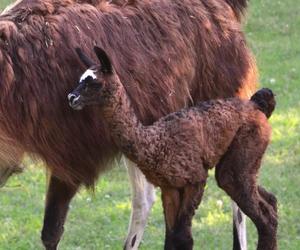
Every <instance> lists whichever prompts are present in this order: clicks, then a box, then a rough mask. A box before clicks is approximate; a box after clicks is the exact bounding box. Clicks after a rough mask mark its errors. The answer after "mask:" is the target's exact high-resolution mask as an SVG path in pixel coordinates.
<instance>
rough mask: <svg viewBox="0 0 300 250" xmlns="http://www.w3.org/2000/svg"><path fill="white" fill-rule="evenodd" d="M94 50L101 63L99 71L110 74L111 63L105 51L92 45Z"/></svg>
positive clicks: (111, 70)
mask: <svg viewBox="0 0 300 250" xmlns="http://www.w3.org/2000/svg"><path fill="white" fill-rule="evenodd" d="M94 51H95V53H96V55H97V57H98V59H99V61H100V63H101V71H102V72H103V73H106V74H112V72H113V69H112V65H111V62H110V59H109V57H108V55H107V54H106V52H105V51H104V50H103V49H101V48H99V47H97V46H95V47H94Z"/></svg>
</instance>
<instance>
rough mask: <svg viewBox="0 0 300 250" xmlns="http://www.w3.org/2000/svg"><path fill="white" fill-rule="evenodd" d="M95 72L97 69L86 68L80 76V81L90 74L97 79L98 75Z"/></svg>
mask: <svg viewBox="0 0 300 250" xmlns="http://www.w3.org/2000/svg"><path fill="white" fill-rule="evenodd" d="M95 73H96V71H95V70H91V69H88V70H86V71H85V72H84V73H83V75H82V76H81V77H80V82H82V81H84V80H85V79H86V78H88V77H89V76H90V77H92V78H93V79H96V78H97V77H96V75H95Z"/></svg>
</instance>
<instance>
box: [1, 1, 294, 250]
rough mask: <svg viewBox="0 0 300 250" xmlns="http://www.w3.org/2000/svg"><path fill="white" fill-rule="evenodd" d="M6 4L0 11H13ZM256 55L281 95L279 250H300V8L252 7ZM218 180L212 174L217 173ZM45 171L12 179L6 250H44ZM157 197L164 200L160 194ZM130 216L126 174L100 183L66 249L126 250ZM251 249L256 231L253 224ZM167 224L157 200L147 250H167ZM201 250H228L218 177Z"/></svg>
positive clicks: (4, 200)
mask: <svg viewBox="0 0 300 250" xmlns="http://www.w3.org/2000/svg"><path fill="white" fill-rule="evenodd" d="M8 2H9V1H8V0H4V1H3V0H1V3H0V8H3V7H4V6H6V5H7V4H8ZM245 30H246V33H247V36H248V40H249V43H250V46H251V47H252V49H253V51H254V54H255V55H256V58H257V62H258V65H259V70H260V75H261V85H262V86H265V87H270V88H272V89H273V90H274V91H275V92H276V94H277V101H278V106H277V109H276V112H275V113H274V115H273V116H272V118H271V123H272V125H273V140H272V144H271V146H270V147H269V149H268V152H267V154H266V157H265V159H264V162H263V167H262V170H261V174H260V182H261V183H262V184H263V185H264V186H265V187H266V188H267V189H268V190H270V191H272V192H273V193H274V194H275V195H276V196H277V198H278V201H279V233H278V240H279V249H283V250H297V249H300V189H299V183H300V174H299V173H300V171H299V167H300V125H299V124H300V112H299V110H300V98H299V96H300V42H299V41H300V5H299V0H285V1H274V0H264V1H259V0H252V1H250V8H249V13H248V18H247V23H246V28H245ZM211 175H212V173H211ZM45 183H46V182H45V174H44V172H43V170H42V168H37V167H29V168H28V169H27V170H26V171H25V173H24V174H22V175H19V176H16V177H13V178H11V179H10V181H9V183H8V184H7V185H6V187H4V188H3V189H2V190H1V194H0V222H1V226H0V250H4V249H5V250H8V249H9V250H10V249H13V250H14V249H18V250H19V249H20V250H21V249H22V250H23V249H24V250H27V249H42V245H41V243H40V239H39V236H40V229H41V227H42V217H43V207H44V198H45V188H46V184H45ZM157 193H159V192H157ZM129 214H130V189H129V184H128V181H127V177H126V171H125V169H124V168H123V167H122V166H120V167H116V168H115V169H114V170H113V171H111V172H109V173H107V174H105V175H104V176H103V177H102V178H101V179H100V180H99V182H98V185H97V188H96V192H95V195H92V194H90V193H88V192H86V191H85V190H82V191H81V192H80V193H79V194H78V195H77V196H76V198H75V199H74V200H73V202H72V205H71V209H70V213H69V217H68V220H67V223H66V227H65V233H64V236H63V239H62V241H61V245H60V246H61V249H63V250H71V249H72V250H73V249H77V250H79V249H88V250H89V249H91V250H93V249H100V250H102V249H113V250H114V249H121V246H122V244H123V240H124V237H125V235H126V230H127V224H128V219H129ZM248 226H249V231H248V237H249V245H250V246H249V249H250V250H252V249H255V245H256V231H255V228H254V226H253V225H252V223H251V222H250V221H249V222H248ZM163 231H164V222H163V216H162V210H161V203H160V199H159V194H158V199H157V202H156V204H155V206H154V208H153V211H152V213H151V217H150V219H149V223H148V226H147V229H146V232H145V237H144V240H143V243H142V246H141V249H145V250H146V249H147V250H148V249H155V250H156V249H162V246H163V238H164V237H163V236H164V233H163ZM193 233H194V238H195V249H196V250H198V249H207V250H210V249H224V250H227V249H230V248H231V244H232V236H231V205H230V201H229V199H228V198H227V196H226V195H225V194H224V193H223V192H222V191H221V190H219V189H218V188H217V187H216V184H215V180H214V178H213V176H211V178H210V179H209V182H208V188H207V190H206V192H205V196H204V199H203V202H202V204H201V206H200V208H199V209H198V211H197V214H196V216H195V219H194V222H193Z"/></svg>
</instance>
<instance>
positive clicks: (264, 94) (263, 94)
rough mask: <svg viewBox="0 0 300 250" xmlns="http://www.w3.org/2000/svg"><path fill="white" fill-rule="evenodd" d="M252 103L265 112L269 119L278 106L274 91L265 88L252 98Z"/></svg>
mask: <svg viewBox="0 0 300 250" xmlns="http://www.w3.org/2000/svg"><path fill="white" fill-rule="evenodd" d="M251 101H252V102H254V103H255V104H256V105H257V107H258V109H259V110H260V111H261V112H263V113H264V114H265V115H266V116H267V117H268V118H269V117H270V116H271V115H272V112H273V111H274V109H275V106H276V100H275V95H274V94H273V92H272V90H270V89H268V88H263V89H260V90H258V91H257V92H256V93H255V94H254V95H253V96H252V97H251Z"/></svg>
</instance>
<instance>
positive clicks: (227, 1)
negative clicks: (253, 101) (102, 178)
mask: <svg viewBox="0 0 300 250" xmlns="http://www.w3.org/2000/svg"><path fill="white" fill-rule="evenodd" d="M246 5H247V1H246V0H240V1H238V0H151V1H148V0H137V1H101V0H89V1H88V0H86V1H84V0H82V1H80V0H77V1H76V0H60V1H59V0H20V1H17V2H16V3H15V4H14V5H12V6H11V7H9V8H7V9H6V10H4V11H3V12H2V14H1V15H0V82H1V84H0V91H1V100H0V143H1V147H0V148H1V152H0V156H1V160H0V163H1V173H2V174H3V178H2V182H5V179H7V177H8V176H9V175H10V173H11V172H13V171H14V170H15V169H18V168H17V167H16V166H17V165H18V163H19V161H20V159H21V157H22V155H23V153H24V152H26V153H28V154H31V155H32V156H36V157H39V158H41V159H42V160H43V161H44V162H45V163H46V165H47V168H48V170H49V172H50V173H51V176H50V180H49V187H48V191H47V198H46V208H45V217H44V226H43V230H42V241H43V243H44V245H45V248H46V249H47V250H52V249H57V245H58V243H59V241H60V238H61V235H62V233H63V225H64V222H65V219H66V215H67V211H68V205H69V203H70V201H71V200H72V198H73V197H74V195H75V194H76V192H77V191H78V189H79V187H80V186H82V185H84V186H86V187H92V186H93V185H94V184H95V182H96V180H97V178H98V176H99V175H100V174H101V173H103V171H105V170H107V169H109V166H110V164H109V162H111V160H112V159H113V158H114V157H115V156H116V155H118V153H119V151H118V150H117V147H116V145H115V144H114V142H113V140H112V138H111V136H110V135H109V133H108V129H107V124H106V123H105V122H103V121H101V119H99V118H98V117H97V115H95V114H96V113H98V112H99V109H98V108H97V107H89V108H87V109H85V110H82V111H80V112H75V111H73V110H71V109H70V108H69V106H68V102H67V98H66V95H67V93H68V92H69V91H70V90H71V89H72V88H73V87H74V83H75V82H76V81H77V79H78V77H79V76H80V74H81V72H82V71H83V70H84V68H80V67H78V66H77V65H78V64H79V59H78V56H77V55H76V53H75V52H74V51H75V48H77V47H80V48H82V49H83V51H84V52H85V53H86V54H87V55H88V56H90V57H91V58H94V57H95V56H94V54H93V52H92V51H91V50H90V48H92V47H93V46H94V45H98V46H100V47H102V48H104V49H105V50H106V51H107V52H108V53H109V55H110V56H111V57H112V60H113V61H114V62H115V69H116V71H117V73H118V75H119V76H120V79H121V81H122V82H124V83H125V88H126V90H127V92H128V95H129V97H130V99H131V102H132V103H133V105H134V109H135V111H136V113H137V116H138V117H139V119H141V121H142V122H143V123H144V124H145V125H146V124H151V123H153V122H154V121H155V120H157V119H158V118H160V117H161V116H163V115H166V114H168V113H170V112H173V111H176V110H178V109H180V108H182V107H187V106H190V105H192V104H194V103H196V102H197V101H202V100H208V99H214V98H222V97H230V96H240V97H245V98H247V97H249V96H250V95H251V93H252V92H253V90H254V89H255V83H256V82H257V79H256V65H255V62H254V61H253V58H252V55H251V52H250V51H249V49H248V47H247V44H246V41H245V38H244V35H243V32H242V31H241V23H240V19H241V16H242V12H243V11H244V9H245V8H246ZM127 165H128V170H129V171H128V172H129V176H130V179H131V183H132V189H133V199H132V200H133V202H132V215H131V221H130V226H129V231H128V236H127V239H126V243H125V249H137V247H138V245H139V243H140V241H141V238H142V235H143V231H144V227H145V224H146V221H147V216H148V214H149V211H150V208H151V206H152V204H153V192H154V188H153V186H152V185H150V184H148V183H147V182H146V180H145V178H144V177H143V175H142V174H141V172H140V171H139V170H138V169H137V168H135V167H134V164H133V163H131V162H130V161H128V160H127ZM2 174H1V176H2ZM235 208H236V207H235ZM237 215H238V212H237V213H235V216H234V217H237ZM239 217H240V216H239ZM236 224H237V225H241V223H238V222H237V223H235V225H236ZM234 232H235V236H236V237H235V241H234V242H235V244H234V249H240V248H241V244H239V243H240V242H243V237H239V236H240V232H241V231H239V230H234Z"/></svg>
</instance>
